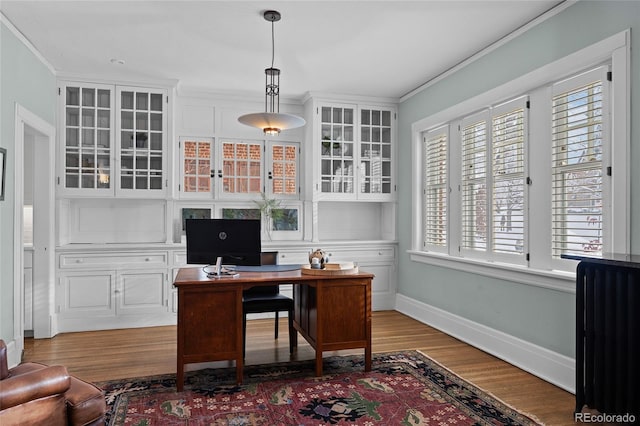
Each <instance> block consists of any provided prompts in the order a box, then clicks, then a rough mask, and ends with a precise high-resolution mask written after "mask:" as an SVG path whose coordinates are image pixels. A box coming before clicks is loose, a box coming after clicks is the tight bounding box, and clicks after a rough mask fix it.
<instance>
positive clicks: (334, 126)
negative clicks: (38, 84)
mask: <svg viewBox="0 0 640 426" xmlns="http://www.w3.org/2000/svg"><path fill="white" fill-rule="evenodd" d="M169 93H172V94H173V90H172V89H171V87H168V86H167V87H166V88H160V87H156V88H153V87H145V86H144V85H143V86H135V87H134V86H132V85H121V84H117V83H113V84H98V83H91V82H86V81H81V82H77V81H61V82H60V105H59V112H60V113H59V116H60V119H59V120H60V121H59V126H58V134H59V138H58V144H59V161H58V164H59V166H58V167H59V169H58V170H59V172H58V177H59V182H58V186H57V188H56V202H57V211H58V213H59V214H58V224H57V226H58V227H57V230H56V235H57V240H58V247H57V248H56V259H57V267H56V281H55V286H56V289H55V312H53V313H52V316H53V321H52V327H53V328H54V331H55V332H56V333H58V332H72V331H84V330H100V329H111V328H128V327H144V326H157V325H170V324H175V321H176V310H177V294H176V291H175V289H174V288H173V286H172V283H173V279H174V277H175V274H176V273H177V271H178V269H179V268H181V267H185V266H189V267H199V266H197V265H186V253H185V247H184V238H183V236H184V229H183V227H182V220H183V218H184V217H186V216H185V214H196V213H197V214H198V215H199V216H198V217H200V215H203V216H202V217H208V216H210V217H218V218H220V217H252V216H251V215H255V212H256V211H257V209H258V208H259V206H258V205H257V204H256V203H255V202H256V201H260V200H261V196H262V194H264V195H265V196H266V197H268V198H270V199H271V198H274V199H276V200H278V201H280V202H281V204H280V210H281V211H282V213H284V216H282V217H279V218H278V219H277V220H276V219H274V218H273V217H271V218H267V220H265V218H264V217H263V218H262V219H263V224H264V230H263V242H262V248H263V250H265V251H267V250H276V251H278V252H279V259H278V261H279V263H281V264H304V263H307V262H308V255H309V252H311V251H312V250H314V249H317V248H321V249H323V250H325V252H326V253H327V254H328V256H329V258H330V259H331V260H332V261H336V262H339V261H353V262H356V263H357V264H358V266H359V267H360V268H361V269H362V270H364V271H367V272H372V273H374V274H375V278H374V280H373V288H372V290H373V292H372V305H373V309H375V310H383V309H393V308H394V306H395V293H396V287H397V286H396V276H397V273H396V267H397V266H396V265H397V244H396V242H395V200H396V187H395V160H396V159H395V150H396V147H395V142H396V131H397V130H396V107H395V104H394V103H393V102H385V101H383V100H380V101H379V102H378V101H375V102H374V101H372V102H366V103H365V102H362V101H361V100H356V101H353V100H342V101H341V100H339V99H338V100H336V99H328V98H324V97H311V98H308V99H307V100H305V101H304V105H298V106H297V107H292V106H289V107H290V108H291V109H292V110H291V111H290V112H292V113H297V114H299V113H300V112H302V113H303V115H304V116H305V118H306V119H307V124H306V126H305V127H304V128H301V129H292V130H288V131H283V132H282V133H281V134H280V135H279V136H276V137H265V136H264V135H263V134H262V132H261V131H260V130H259V129H252V128H249V127H247V126H243V125H240V124H238V122H237V117H238V116H239V115H242V114H245V113H247V112H251V111H253V110H255V109H256V106H254V105H248V104H244V103H242V102H240V101H235V100H234V101H229V100H224V101H218V100H216V99H213V98H212V99H208V98H206V97H200V96H197V97H188V96H182V97H181V96H175V111H174V110H173V109H174V107H173V102H174V101H173V100H172V99H171V96H169ZM257 107H260V105H257ZM174 121H175V122H174ZM245 215H246V216H245ZM258 217H259V214H258ZM283 291H284V292H285V293H286V292H291V286H290V285H284V286H283Z"/></svg>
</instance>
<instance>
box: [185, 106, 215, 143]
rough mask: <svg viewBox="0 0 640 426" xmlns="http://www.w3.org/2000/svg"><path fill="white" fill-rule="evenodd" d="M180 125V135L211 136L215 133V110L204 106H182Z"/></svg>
mask: <svg viewBox="0 0 640 426" xmlns="http://www.w3.org/2000/svg"><path fill="white" fill-rule="evenodd" d="M180 124H181V125H180V128H179V131H180V133H181V134H185V135H193V136H195V135H201V136H210V135H213V134H214V133H215V108H214V107H213V106H204V105H184V106H183V107H182V122H181V123H180Z"/></svg>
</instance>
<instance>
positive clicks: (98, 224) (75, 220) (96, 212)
mask: <svg viewBox="0 0 640 426" xmlns="http://www.w3.org/2000/svg"><path fill="white" fill-rule="evenodd" d="M166 215H167V208H166V201H164V200H102V199H78V200H73V201H72V202H71V205H70V208H69V224H68V225H69V234H70V235H69V239H68V241H69V242H71V243H154V242H158V243H162V242H166V226H165V222H166Z"/></svg>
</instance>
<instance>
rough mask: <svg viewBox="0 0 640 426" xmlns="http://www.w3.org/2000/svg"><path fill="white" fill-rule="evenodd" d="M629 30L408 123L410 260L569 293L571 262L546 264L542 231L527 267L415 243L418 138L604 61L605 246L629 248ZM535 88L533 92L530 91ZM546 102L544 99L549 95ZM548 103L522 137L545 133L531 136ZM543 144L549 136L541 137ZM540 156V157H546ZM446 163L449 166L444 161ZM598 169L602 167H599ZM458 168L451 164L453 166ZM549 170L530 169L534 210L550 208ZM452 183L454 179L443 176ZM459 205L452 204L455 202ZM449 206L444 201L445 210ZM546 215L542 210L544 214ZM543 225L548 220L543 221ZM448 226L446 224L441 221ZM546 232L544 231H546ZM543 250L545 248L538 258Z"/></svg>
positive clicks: (535, 221)
mask: <svg viewBox="0 0 640 426" xmlns="http://www.w3.org/2000/svg"><path fill="white" fill-rule="evenodd" d="M629 40H630V31H629V30H626V31H623V32H621V33H618V34H615V35H613V36H611V37H609V38H606V39H604V40H602V41H600V42H597V43H595V44H593V45H590V46H588V47H586V48H584V49H581V50H579V51H577V52H574V53H572V54H570V55H568V56H566V57H564V58H561V59H558V60H556V61H554V62H552V63H549V64H547V65H544V66H542V67H540V68H538V69H536V70H534V71H532V72H530V73H527V74H525V75H523V76H521V77H518V78H516V79H514V80H511V81H509V82H506V83H505V84H503V85H501V86H498V87H496V88H494V89H492V90H489V91H487V92H485V93H482V94H480V95H478V96H475V97H473V98H470V99H467V100H466V101H463V102H461V103H459V104H457V105H454V106H451V107H449V108H446V109H444V110H442V111H440V112H438V113H436V114H433V115H431V116H429V117H426V118H423V119H421V120H419V121H416V122H414V123H413V124H412V126H411V132H412V141H413V143H412V159H413V161H412V182H413V194H412V195H413V197H412V199H413V205H412V221H411V223H412V242H411V248H410V249H409V250H408V251H407V252H408V253H409V255H410V259H411V260H412V261H415V262H421V263H427V264H432V265H438V266H443V267H447V268H452V269H458V270H463V271H466V272H472V273H478V274H481V275H486V276H489V277H493V278H499V279H500V278H501V279H505V280H509V281H514V282H519V283H523V284H530V285H535V286H541V287H546V288H553V289H557V290H562V291H568V292H574V291H575V282H574V278H575V262H573V263H572V264H571V265H572V268H573V269H572V270H569V269H565V270H559V269H557V266H556V265H554V264H553V262H551V254H550V253H551V251H550V236H549V237H547V236H545V235H542V234H545V233H531V235H530V241H529V250H528V251H527V252H528V253H531V254H532V257H531V258H530V260H529V261H528V262H527V265H514V264H504V263H502V262H491V261H488V260H484V259H467V258H464V257H462V256H460V255H459V253H458V252H457V247H455V249H456V250H453V247H452V246H453V244H452V243H451V242H452V241H458V240H450V241H449V251H448V253H437V252H429V251H426V250H425V249H423V248H422V247H421V236H422V234H421V232H422V231H421V224H422V211H421V203H420V200H421V196H420V195H421V194H420V192H419V191H421V185H420V182H421V172H422V165H421V155H422V154H421V151H420V147H421V143H422V134H423V132H425V131H426V130H429V129H432V128H435V127H437V126H442V125H444V124H447V123H451V122H452V121H454V120H457V119H458V118H459V117H463V116H464V115H466V114H469V113H470V112H473V111H478V110H481V109H482V108H484V107H485V106H486V105H490V104H492V103H494V102H496V101H499V100H500V99H509V98H514V97H517V96H518V95H524V94H527V93H528V92H529V91H532V93H531V96H530V99H531V102H532V104H533V103H535V102H538V101H540V100H541V99H544V98H545V96H548V95H549V93H550V88H549V86H550V85H551V84H552V83H554V82H557V81H560V80H562V79H563V78H566V77H568V76H571V75H576V74H578V73H579V72H580V71H581V70H586V69H588V68H590V67H595V66H598V65H602V64H605V63H610V64H611V69H612V77H613V78H612V84H611V92H610V93H611V98H612V101H611V111H612V121H611V140H612V141H616V142H615V145H614V146H612V148H611V156H610V164H609V165H607V166H612V167H613V168H614V169H615V173H613V175H612V177H611V178H612V181H611V185H612V189H613V190H612V191H611V195H610V204H611V209H612V210H611V223H612V229H611V233H610V243H609V245H608V249H609V250H611V251H615V252H619V253H629V250H630V237H629V232H628V231H629V229H630V212H629V208H630V183H629V181H628V176H629V163H630V160H629V156H628V153H629V152H630V127H629V126H630V97H629V96H630V95H629V90H628V89H629V87H630V69H629V67H630V42H629ZM534 91H535V93H533V92H534ZM549 99H550V97H549ZM550 110H551V108H550V106H549V108H546V107H545V106H542V107H540V108H539V112H538V113H537V114H533V113H532V112H530V117H529V123H530V138H531V140H536V139H535V138H540V137H547V138H550V137H549V136H547V135H541V134H539V132H540V130H539V123H540V122H541V121H542V122H543V121H544V116H546V117H547V120H548V121H549V122H550V117H551V115H550ZM549 144H550V141H549ZM547 154H548V155H547ZM549 158H550V149H549V152H548V153H547V152H546V148H544V149H539V150H538V152H533V151H532V152H530V157H529V161H530V162H532V161H537V162H540V161H544V160H545V159H546V160H547V162H548V163H550V161H548V159H549ZM450 164H451V166H450V167H455V165H454V162H453V161H452V162H451V163H450ZM605 167H606V166H605ZM458 170H459V169H458ZM548 170H549V173H546V175H545V173H544V172H537V173H536V176H535V177H532V178H533V185H531V188H530V197H531V198H530V203H531V204H532V205H533V204H537V203H538V202H540V200H542V199H543V198H544V196H545V195H544V194H545V193H546V194H547V198H549V201H548V202H543V203H542V205H541V206H539V208H541V209H546V211H549V212H550V204H551V201H550V197H548V193H549V192H548V189H549V188H550V185H551V182H550V164H549V166H548ZM451 184H452V185H454V184H455V182H453V181H451ZM458 207H459V206H458ZM453 208H455V206H453V205H452V206H451V207H450V209H453ZM539 216H541V215H538V216H536V215H535V214H534V215H531V216H530V223H529V228H530V229H539V228H538V227H539V226H540V225H542V226H544V220H545V219H544V218H541V217H539ZM549 216H550V215H549ZM546 220H547V223H549V222H550V218H548V219H546ZM449 223H451V221H449ZM546 229H548V228H546ZM449 234H450V238H459V235H455V232H450V233H449ZM544 253H547V254H546V255H544Z"/></svg>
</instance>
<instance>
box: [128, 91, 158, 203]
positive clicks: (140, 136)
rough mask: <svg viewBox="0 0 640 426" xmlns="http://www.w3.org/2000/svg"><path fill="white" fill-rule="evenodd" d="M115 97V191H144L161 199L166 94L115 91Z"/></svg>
mask: <svg viewBox="0 0 640 426" xmlns="http://www.w3.org/2000/svg"><path fill="white" fill-rule="evenodd" d="M117 96H118V111H119V115H118V131H119V139H120V152H119V159H120V167H119V173H118V184H119V189H120V191H121V192H122V193H127V192H129V193H130V192H132V191H145V193H146V194H147V195H152V194H154V193H155V194H156V195H158V196H162V195H164V192H165V187H166V184H165V182H166V177H165V174H164V170H165V167H164V164H165V161H166V159H165V145H166V144H165V129H166V111H165V105H166V104H165V102H164V99H165V96H166V92H165V91H163V90H157V91H154V90H149V89H140V88H135V87H118V94H117ZM138 195H140V194H139V193H138Z"/></svg>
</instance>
